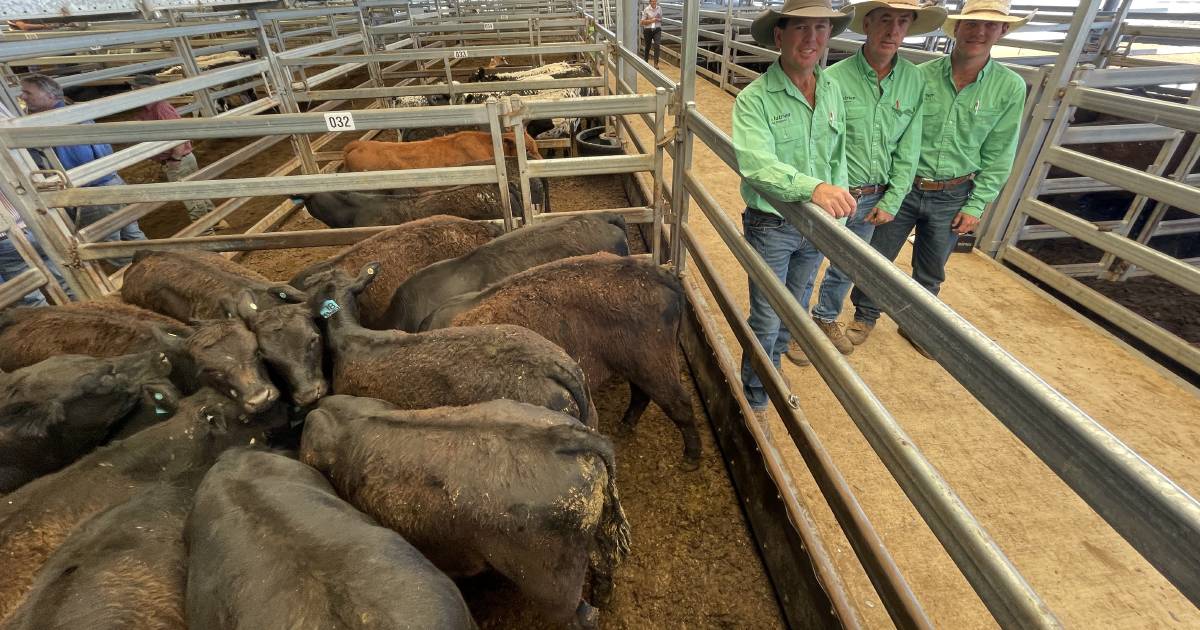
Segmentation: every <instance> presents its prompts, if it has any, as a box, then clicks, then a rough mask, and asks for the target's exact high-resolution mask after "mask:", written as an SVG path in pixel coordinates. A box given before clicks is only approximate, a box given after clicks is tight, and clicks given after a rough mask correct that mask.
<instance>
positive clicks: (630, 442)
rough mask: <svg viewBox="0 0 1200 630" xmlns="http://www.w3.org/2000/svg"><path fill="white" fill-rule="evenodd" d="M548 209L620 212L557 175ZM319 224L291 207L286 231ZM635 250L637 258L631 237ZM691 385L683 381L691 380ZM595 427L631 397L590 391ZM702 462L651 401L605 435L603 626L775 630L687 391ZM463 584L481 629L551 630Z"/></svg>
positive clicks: (281, 254)
mask: <svg viewBox="0 0 1200 630" xmlns="http://www.w3.org/2000/svg"><path fill="white" fill-rule="evenodd" d="M551 190H552V194H553V195H554V197H553V202H552V203H553V204H554V207H555V208H556V209H558V210H562V211H570V210H584V209H589V208H619V207H626V206H628V205H629V204H628V202H627V201H626V199H625V197H624V192H623V190H622V188H621V185H620V180H619V179H618V178H617V177H615V176H598V177H586V178H585V177H577V178H562V179H556V180H555V185H554V186H553V187H552V189H551ZM321 227H324V226H323V225H322V224H320V223H319V222H318V221H316V220H315V219H312V218H311V217H308V216H307V214H306V213H303V212H299V213H297V214H296V215H295V216H294V217H293V218H291V219H289V221H288V222H287V223H286V224H285V226H284V229H285V230H304V229H319V228H321ZM630 235H631V243H630V247H631V250H632V251H633V253H640V252H642V251H645V247H644V244H642V243H640V242H639V241H638V240H636V239H635V238H634V237H633V232H632V228H631V230H630ZM338 249H339V248H336V247H325V248H309V249H294V250H265V251H258V252H253V253H250V254H249V255H247V256H246V257H245V258H244V259H243V260H242V261H241V262H242V264H245V265H246V266H248V267H250V268H251V269H254V270H256V271H258V272H259V273H262V274H263V275H266V276H267V277H270V278H274V279H286V278H289V277H291V276H292V275H293V274H294V273H295V272H296V271H299V270H300V269H301V268H303V267H304V266H306V265H308V264H310V263H312V262H315V261H318V260H321V259H323V258H326V257H328V256H329V255H331V254H332V253H334V252H336V251H337V250H338ZM689 384H690V383H689ZM594 394H595V399H596V407H597V410H598V411H599V413H600V419H601V425H600V430H601V432H603V433H604V434H605V435H611V432H610V430H609V429H610V428H611V427H612V426H613V425H614V423H616V422H618V421H619V419H620V417H621V415H622V414H623V413H624V410H625V407H626V406H627V405H628V400H629V390H628V387H627V386H626V385H625V384H623V383H611V384H609V386H608V387H605V388H603V389H601V390H599V391H597V392H594ZM693 397H694V400H695V401H696V403H697V404H696V405H695V408H696V414H697V418H698V421H699V422H700V424H701V425H702V427H701V432H700V434H701V440H702V442H703V448H704V455H703V458H702V461H701V466H700V469H699V470H698V471H695V472H682V471H680V470H679V469H678V468H677V467H676V464H677V462H678V461H679V460H680V458H681V456H682V449H683V443H682V440H681V439H680V437H679V431H678V430H677V429H675V427H674V425H673V424H671V422H670V420H669V419H667V417H666V416H665V415H664V414H663V413H662V411H661V410H660V409H659V408H658V406H657V405H650V407H649V408H648V409H647V411H646V414H645V415H644V416H643V417H642V420H641V422H640V424H639V426H638V429H637V431H636V432H635V433H634V434H633V435H631V436H629V437H614V441H615V444H616V452H617V470H618V475H619V477H618V479H619V481H618V483H619V486H618V487H619V489H620V492H621V503H622V505H623V506H624V508H625V511H626V514H627V516H628V518H629V521H630V528H631V531H632V538H633V542H632V545H631V547H632V549H631V553H630V556H629V558H628V559H627V560H626V561H625V563H624V564H622V565H621V567H620V568H619V569H618V570H617V573H616V579H615V589H614V591H615V593H614V598H613V602H612V604H611V606H610V607H609V608H608V609H604V610H602V611H601V623H600V625H601V627H603V628H734V627H738V628H782V627H783V622H782V619H781V618H780V617H779V613H778V610H779V609H778V605H777V604H776V602H775V595H774V592H773V591H772V590H771V585H770V582H769V581H768V579H767V577H766V573H765V572H764V569H763V567H762V564H761V562H760V561H759V558H758V554H757V552H756V550H755V548H754V543H753V540H752V539H751V537H750V534H749V531H748V530H747V529H746V525H745V522H744V521H743V517H742V512H741V509H740V507H739V505H738V500H737V496H736V495H735V494H734V490H733V486H732V484H731V483H730V481H729V477H728V476H727V474H726V472H725V468H724V465H723V463H722V462H721V459H720V457H719V455H718V452H717V449H716V446H715V443H714V441H713V436H712V433H711V430H710V429H709V427H708V424H707V422H705V421H704V416H703V413H704V412H703V408H702V407H701V406H700V405H699V404H698V403H699V397H698V395H697V394H695V393H694V392H693ZM460 586H461V587H462V589H463V592H464V596H465V597H466V598H467V600H468V603H469V604H470V606H471V609H472V612H473V614H474V615H475V617H476V620H477V622H478V623H479V624H480V626H481V627H483V628H522V629H525V628H530V629H533V628H551V627H553V626H552V625H549V624H547V623H546V622H545V620H543V619H542V618H541V617H540V616H539V614H538V613H537V611H536V610H534V609H532V607H531V606H528V605H526V603H525V602H524V601H523V600H522V599H521V596H520V593H519V592H518V591H517V589H516V587H515V586H513V585H512V584H511V583H509V582H508V581H507V580H504V579H503V578H500V577H498V576H481V577H477V578H473V579H470V580H464V581H463V582H462V583H461V584H460Z"/></svg>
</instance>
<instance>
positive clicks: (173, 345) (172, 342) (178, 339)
mask: <svg viewBox="0 0 1200 630" xmlns="http://www.w3.org/2000/svg"><path fill="white" fill-rule="evenodd" d="M150 334H152V335H154V340H155V341H157V342H158V343H160V344H162V345H163V346H164V347H165V348H166V349H167V350H170V351H175V352H181V351H182V350H183V348H184V345H185V343H186V338H185V337H182V336H180V335H177V334H175V333H173V332H171V331H169V330H167V329H166V328H163V327H161V326H154V327H152V328H151V329H150Z"/></svg>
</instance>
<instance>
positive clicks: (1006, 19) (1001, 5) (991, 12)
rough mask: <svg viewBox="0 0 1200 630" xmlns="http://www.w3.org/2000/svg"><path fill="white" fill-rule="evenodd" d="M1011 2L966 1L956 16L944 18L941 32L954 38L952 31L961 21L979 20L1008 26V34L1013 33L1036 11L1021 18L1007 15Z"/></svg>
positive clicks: (1035, 13) (1002, 0)
mask: <svg viewBox="0 0 1200 630" xmlns="http://www.w3.org/2000/svg"><path fill="white" fill-rule="evenodd" d="M1011 4H1012V0H967V1H966V3H965V4H964V5H963V8H962V11H960V12H959V14H958V15H948V16H946V23H945V24H944V25H942V30H943V31H945V32H946V35H948V36H950V37H951V38H953V37H954V29H955V27H957V26H958V23H959V22H960V21H962V20H979V21H981V22H1001V23H1004V24H1007V25H1008V32H1010V33H1011V32H1013V31H1015V30H1017V29H1019V28H1021V27H1022V26H1025V25H1026V24H1028V23H1029V20H1032V19H1033V16H1035V15H1037V9H1034V10H1033V11H1030V12H1029V15H1026V16H1025V17H1021V16H1019V15H1009V14H1008V12H1009V6H1010V5H1011Z"/></svg>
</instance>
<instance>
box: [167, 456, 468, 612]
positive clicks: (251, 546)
mask: <svg viewBox="0 0 1200 630" xmlns="http://www.w3.org/2000/svg"><path fill="white" fill-rule="evenodd" d="M185 538H186V541H187V545H188V547H189V552H190V556H191V560H190V562H189V569H188V573H189V575H188V586H187V610H188V622H189V625H190V627H193V628H217V627H231V626H232V627H241V628H268V627H289V628H290V627H297V628H298V627H304V628H334V627H342V625H341V623H340V622H341V621H342V620H343V619H347V618H352V619H355V620H356V621H361V622H362V625H361V626H359V625H358V624H357V623H356V624H355V626H356V627H363V628H380V629H383V628H400V627H411V628H471V627H473V626H474V623H473V622H472V620H471V617H470V613H469V611H468V610H467V607H466V604H465V603H464V602H463V601H462V598H461V596H460V595H459V594H458V590H457V588H456V587H455V586H454V583H453V582H451V581H450V579H449V578H447V577H446V576H445V575H444V574H442V573H441V572H440V571H438V570H437V569H436V568H435V567H434V566H433V565H432V564H431V563H430V562H429V561H428V560H426V559H425V558H424V557H422V556H421V554H420V553H419V552H417V551H416V549H414V548H413V547H412V546H411V545H409V544H408V543H407V542H405V541H404V539H403V538H401V537H400V536H399V535H397V534H396V533H394V532H392V531H389V530H387V529H384V528H383V527H380V526H379V525H377V524H375V523H374V522H373V521H372V520H371V519H370V518H368V517H367V516H365V515H364V514H362V513H360V512H358V511H357V510H355V509H354V508H353V507H351V506H350V505H349V504H347V503H345V502H343V501H342V500H341V499H339V498H338V497H337V496H336V495H335V494H334V493H333V490H332V488H331V487H330V486H329V483H328V482H327V481H325V480H324V479H323V478H322V477H321V475H320V474H319V473H317V471H315V470H313V469H312V468H310V467H308V466H306V465H304V464H302V463H300V462H297V461H295V460H291V459H288V458H286V457H283V456H281V455H275V454H271V453H265V452H255V451H246V450H235V451H230V452H228V453H226V454H225V455H224V456H222V458H221V459H220V460H219V461H218V462H217V464H216V465H214V466H213V468H212V470H211V471H210V472H209V474H208V475H207V476H206V477H205V479H204V482H203V483H202V484H201V486H200V488H199V490H198V491H197V493H196V501H195V507H194V508H193V510H192V514H191V515H190V516H189V518H188V522H187V526H186V531H185ZM264 559H265V561H264Z"/></svg>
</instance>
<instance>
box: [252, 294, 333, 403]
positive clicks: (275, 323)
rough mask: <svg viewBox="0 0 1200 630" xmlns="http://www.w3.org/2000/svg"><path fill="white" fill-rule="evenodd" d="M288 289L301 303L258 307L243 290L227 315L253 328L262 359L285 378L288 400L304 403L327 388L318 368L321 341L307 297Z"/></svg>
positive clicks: (323, 393) (319, 395)
mask: <svg viewBox="0 0 1200 630" xmlns="http://www.w3.org/2000/svg"><path fill="white" fill-rule="evenodd" d="M288 288H289V289H291V290H292V291H293V292H294V293H295V295H300V296H303V298H304V303H299V304H293V303H287V304H280V305H278V306H274V307H271V308H267V309H259V308H258V307H257V306H256V305H255V304H254V296H252V295H250V293H249V292H245V293H244V294H243V295H242V296H241V297H240V299H239V300H238V302H237V304H236V305H235V308H236V309H237V310H236V312H234V313H230V315H231V316H236V317H239V318H240V319H241V320H242V321H244V322H246V325H247V326H249V327H250V329H251V330H253V331H254V335H255V338H256V339H257V341H258V348H259V352H260V353H261V354H262V358H263V361H265V362H266V363H267V365H268V366H270V367H271V368H272V369H274V370H275V371H276V372H277V373H278V374H279V375H281V376H282V377H283V378H284V380H286V381H287V384H288V387H289V388H290V389H291V395H292V401H293V402H295V403H296V404H297V405H300V406H306V405H311V404H312V403H314V402H316V401H317V400H318V399H320V398H321V397H322V396H324V395H325V393H326V392H327V391H328V390H329V386H328V385H327V384H326V382H325V375H324V373H323V372H322V369H321V365H322V364H321V354H322V346H323V343H322V341H321V332H320V331H319V330H317V326H316V324H315V323H314V322H313V318H312V313H311V311H310V310H309V307H308V304H307V300H308V296H307V295H306V294H304V293H302V292H299V291H296V290H295V289H292V288H291V287H290V286H289V287H288ZM292 297H295V296H294V295H293V296H292Z"/></svg>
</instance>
